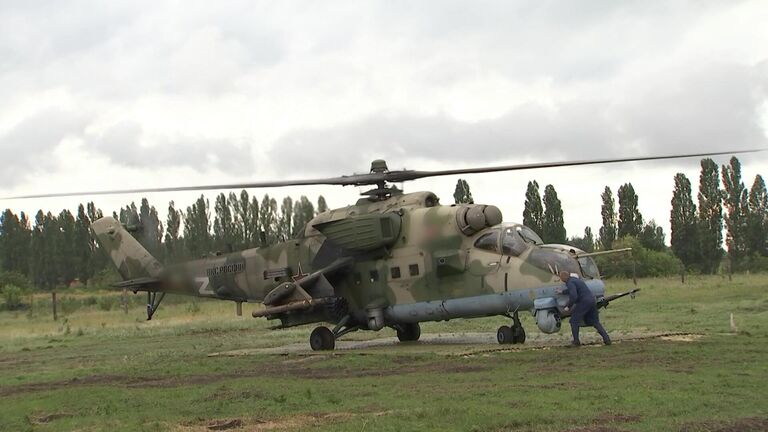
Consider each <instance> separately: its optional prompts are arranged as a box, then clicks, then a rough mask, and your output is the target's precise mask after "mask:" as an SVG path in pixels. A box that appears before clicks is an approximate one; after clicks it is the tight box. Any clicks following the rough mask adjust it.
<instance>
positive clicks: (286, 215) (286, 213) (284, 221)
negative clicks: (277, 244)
mask: <svg viewBox="0 0 768 432" xmlns="http://www.w3.org/2000/svg"><path fill="white" fill-rule="evenodd" d="M277 231H278V233H277V234H278V238H279V239H280V241H286V240H288V239H291V238H293V235H294V230H293V199H291V197H289V196H287V197H285V198H283V203H282V204H281V205H280V221H279V224H278V230H277Z"/></svg>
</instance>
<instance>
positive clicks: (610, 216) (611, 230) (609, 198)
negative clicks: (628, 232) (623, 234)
mask: <svg viewBox="0 0 768 432" xmlns="http://www.w3.org/2000/svg"><path fill="white" fill-rule="evenodd" d="M600 198H602V200H603V205H602V207H601V208H600V214H601V216H602V219H603V225H602V226H601V227H600V230H599V234H600V246H601V248H602V249H603V250H609V249H611V248H612V247H613V242H614V240H616V201H615V200H614V199H613V192H611V188H609V187H608V186H606V187H605V190H603V193H602V194H601V195H600Z"/></svg>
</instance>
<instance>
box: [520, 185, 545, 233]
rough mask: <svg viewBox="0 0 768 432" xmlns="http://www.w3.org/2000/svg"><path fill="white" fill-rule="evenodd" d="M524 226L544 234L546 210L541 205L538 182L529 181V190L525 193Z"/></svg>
mask: <svg viewBox="0 0 768 432" xmlns="http://www.w3.org/2000/svg"><path fill="white" fill-rule="evenodd" d="M523 225H525V226H527V227H528V228H530V229H532V230H533V231H535V232H536V233H537V234H538V233H541V232H543V227H544V209H543V207H542V205H541V195H539V183H538V182H537V181H536V180H533V181H529V182H528V188H527V189H526V191H525V208H524V209H523Z"/></svg>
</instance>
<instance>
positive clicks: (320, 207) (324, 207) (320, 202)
mask: <svg viewBox="0 0 768 432" xmlns="http://www.w3.org/2000/svg"><path fill="white" fill-rule="evenodd" d="M327 211H328V204H326V203H325V197H323V196H322V195H320V196H319V197H317V214H320V213H325V212H327Z"/></svg>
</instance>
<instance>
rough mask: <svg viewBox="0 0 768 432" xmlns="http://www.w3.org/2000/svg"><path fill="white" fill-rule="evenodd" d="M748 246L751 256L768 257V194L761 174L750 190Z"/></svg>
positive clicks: (756, 177)
mask: <svg viewBox="0 0 768 432" xmlns="http://www.w3.org/2000/svg"><path fill="white" fill-rule="evenodd" d="M746 245H747V251H748V253H749V254H750V255H762V256H766V255H768V192H766V189H765V181H764V180H763V177H762V176H761V175H759V174H758V175H756V176H755V181H754V182H753V183H752V188H751V189H750V190H749V212H748V215H747V241H746Z"/></svg>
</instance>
